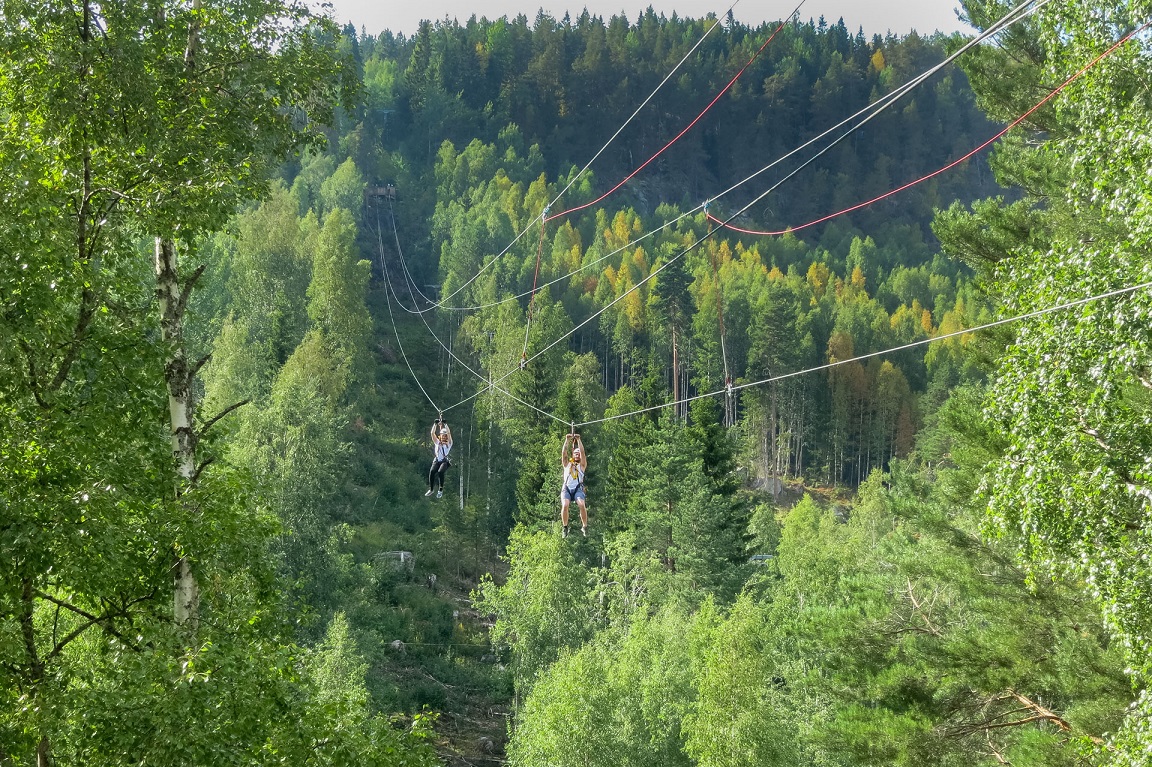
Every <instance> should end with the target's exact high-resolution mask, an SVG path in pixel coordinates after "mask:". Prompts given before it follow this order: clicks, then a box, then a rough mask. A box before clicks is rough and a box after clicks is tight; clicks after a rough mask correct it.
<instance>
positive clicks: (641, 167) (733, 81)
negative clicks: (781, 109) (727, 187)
mask: <svg viewBox="0 0 1152 767" xmlns="http://www.w3.org/2000/svg"><path fill="white" fill-rule="evenodd" d="M805 2H807V0H800V4H799V5H797V6H796V7H795V8H794V9H792V13H790V14H788V16H787V17H786V18H785V19H784V20H783V21H781V22H780V25H779V26H778V27H776V29H775V30H774V31H773V32H772V34H771V35H769V36H768V39H767V40H765V41H764V43H763V44H762V45H761V46H760V47H759V48H758V49H756V52H755V53H753V54H752V58H750V59H748V63H746V64H745V65H744V66H743V67H741V68H740V71H739V72H737V73H736V76H735V77H733V78H732V79H731V80H729V81H728V84H727V85H725V86H724V87H723V88H722V89H721V90H720V92H719V93H717V94H716V96H715V98H713V99H712V101H710V102H708V106H706V107H704V110H703V111H702V112H700V114H698V115H696V118H695V119H694V120H692V122H690V123H688V125H686V126H685V127H684V129H683V130H681V131H680V132H679V133H677V134H676V135H675V137H673V139H672V140H671V141H669V142H668V143H667V144H665V145H664V146H663V147H661V148H660V150H659V151H657V152H656V154H654V155H652V156H651V157H649V158H648V159H647V160H645V161H644V162H642V163H641V164H640V165H639V167H637V168H636V170H634V171H632V172H631V173H629V174H628V175H627V176H625V177H624V178H623V179H621V180H620V182H619V183H618V184H616V186H614V187H612V188H611V189H609V190H608V191H607V192H605V193H604V194H602V195H600V196H599V197H597V198H596V199H595V200H592V201H591V202H586V203H584V204H583V205H577V206H575V207H573V208H568V209H567V210H562V211H560V212H559V213H556V214H555V215H552V216H548V214H547V213H545V214H544V215H545V216H546V218H545V219H544V220H545V221H551V220H552V219H555V218H560V217H561V216H566V215H568V214H569V213H575V212H576V211H578V210H584V209H585V208H590V207H592V206H593V205H595V204H596V203H598V202H602V201H604V200H605V199H607V198H608V197H609V196H611V195H612V194H613V193H614V192H616V190H618V189H619V188H620V187H622V186H624V185H625V184H626V183H628V182H629V181H631V180H632V178H633V177H634V176H635V175H636V174H637V173H639V172H640V171H642V170H644V169H645V168H646V167H648V165H649V164H650V163H651V162H652V161H653V160H655V159H656V158H657V157H659V156H660V155H662V154H663V153H664V151H665V150H667V149H668V148H669V147H670V146H672V145H673V144H675V143H676V142H677V141H679V140H680V139H681V138H683V137H684V134H686V133H687V132H688V131H690V130H692V128H693V127H694V126H695V125H696V123H698V122H700V120H701V119H703V117H704V115H706V114H708V110H710V109H712V107H713V106H715V105H716V102H717V101H719V100H720V99H721V97H723V96H724V94H725V93H727V92H728V91H729V90H731V88H732V86H733V85H735V84H736V81H737V80H739V79H740V77H741V76H742V75H743V74H744V72H745V71H746V70H747V69H748V67H750V66H752V64H753V62H755V61H756V59H758V58H760V54H761V53H763V52H764V49H765V48H767V47H768V45H769V44H770V43H771V42H772V41H773V40H775V39H776V35H778V34H779V33H780V30H782V29H784V26H785V25H786V24H787V23H788V22H789V20H791V19H792V18H793V17H794V16H795V15H796V14H797V13H799V12H800V8H801V7H802V6H803V5H804V3H805ZM569 186H571V184H569ZM565 191H567V187H566V188H565ZM557 199H559V198H557Z"/></svg>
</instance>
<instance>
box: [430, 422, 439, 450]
mask: <svg viewBox="0 0 1152 767" xmlns="http://www.w3.org/2000/svg"><path fill="white" fill-rule="evenodd" d="M439 425H440V422H439V421H433V422H432V432H431V434H432V444H433V446H435V445H436V443H437V442H439V440H438V439H436V427H437V426H439Z"/></svg>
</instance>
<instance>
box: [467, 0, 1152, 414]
mask: <svg viewBox="0 0 1152 767" xmlns="http://www.w3.org/2000/svg"><path fill="white" fill-rule="evenodd" d="M1033 2H1034V0H1025V2H1024V3H1021V4H1020V5H1019V6H1017V7H1016V8H1014V9H1013V10H1012V11H1010V12H1009V13H1008V14H1007V15H1006V16H1004V18H1002V19H1001V20H1000V21H998V22H996V23H995V24H993V25H992V26H990V27H989V28H988V29H987V30H985V31H984V32H983V33H981V35H979V36H978V37H976V38H974V39H973V40H970V41H969V42H968V43H967V44H965V45H964V46H963V47H961V48H960V49H959V50H957V51H956V53H954V54H953V55H952V56H950V57H948V58H947V59H945V60H944V61H943V62H941V63H940V64H938V65H937V66H935V67H933V68H932V69H930V70H928V71H927V72H925V73H924V74H922V75H920V76H918V77H916V78H914V79H913V80H911V81H909V82H908V83H907V84H906V85H905V86H903V87H902V88H900V89H897V91H893V92H892V93H890V94H888V96H886V97H884V98H881V99H880V100H878V101H877V102H875V104H873V105H870V106H869V107H865V108H864V109H862V110H860V111H859V112H857V113H856V115H853V116H852V117H849V118H848V119H846V120H844V121H842V122H840V123H839V124H838V125H836V126H835V127H833V128H830V129H829V130H827V131H825V132H824V133H822V134H821V135H820V136H817V137H816V138H814V139H812V140H810V141H808V142H807V143H805V144H804V145H802V146H801V147H799V148H797V149H795V150H793V151H792V152H790V153H789V154H787V155H785V156H784V157H782V158H780V159H778V160H776V161H774V162H773V163H771V164H770V165H768V166H766V167H764V168H761V169H760V170H758V171H756V172H755V173H753V174H752V175H750V176H748V178H746V179H744V180H743V181H740V182H738V183H737V184H735V185H733V186H732V187H729V189H728V190H726V191H725V192H723V193H722V194H721V196H723V195H724V194H727V193H728V192H730V191H732V190H733V189H735V188H736V187H738V186H740V185H741V184H744V183H746V182H747V181H750V180H751V179H753V178H755V177H756V176H757V175H759V174H760V173H763V172H764V171H766V170H768V169H769V168H771V167H773V166H774V165H776V164H778V163H780V162H782V161H783V160H785V159H787V158H788V157H790V156H792V155H793V154H796V153H797V152H799V151H800V150H801V149H804V148H805V147H807V146H809V145H811V144H812V143H814V142H815V141H817V140H818V139H820V138H822V137H824V136H827V135H828V134H829V133H831V132H832V131H834V130H836V129H837V128H839V127H841V126H843V125H845V124H847V123H848V122H850V121H851V120H853V119H854V118H855V117H857V116H859V115H861V114H864V113H865V112H867V111H868V110H869V109H875V110H876V111H874V112H873V113H872V114H871V115H869V116H868V117H867V118H865V120H864V121H862V122H860V123H859V124H857V125H856V126H854V127H853V128H851V129H849V131H848V132H846V133H845V134H844V135H843V136H841V137H840V138H838V139H836V141H837V142H839V141H841V140H843V139H844V138H845V137H847V136H848V135H849V134H850V133H851V132H852V131H854V130H856V129H857V128H859V127H860V126H862V125H863V124H864V123H865V122H867V121H868V120H871V119H872V118H874V117H875V116H876V115H878V114H879V113H880V112H881V111H883V110H884V109H887V108H889V107H890V106H892V104H894V103H895V99H896V98H898V97H899V96H902V95H904V94H905V93H908V92H910V91H911V90H912V89H913V88H914V87H916V86H918V85H919V84H920V83H922V82H924V81H925V80H926V79H927V78H928V77H929V76H931V75H932V74H934V73H935V72H937V71H939V69H940V68H941V67H943V66H944V65H946V64H948V63H950V62H952V61H954V60H955V59H956V58H957V57H958V56H959V55H960V54H961V53H963V52H964V51H967V50H969V49H970V48H971V47H972V46H973V45H976V44H977V43H979V42H981V41H983V40H985V39H988V38H989V37H991V36H993V35H995V34H997V33H998V32H1000V31H1001V30H1002V29H1004V28H1005V27H1006V26H1007V25H1008V24H1011V23H1015V22H1016V21H1019V20H1020V19H1022V18H1024V17H1026V16H1027V15H1030V14H1031V13H1034V12H1035V11H1036V10H1038V9H1039V8H1041V7H1043V6H1044V5H1046V4H1047V3H1048V2H1051V0H1041V1H1040V3H1039V4H1037V5H1032V4H1033ZM1028 6H1032V7H1031V8H1029V7H1028ZM1137 31H1139V30H1137ZM1133 34H1134V33H1133ZM823 151H827V148H826V149H825V150H823ZM778 186H779V184H776V185H775V186H773V187H771V188H769V189H768V190H766V191H765V192H763V193H761V194H760V195H759V196H757V197H756V198H755V199H753V200H752V201H751V202H749V203H748V204H746V205H745V206H744V207H742V208H740V209H739V210H737V211H736V212H735V213H733V214H732V215H731V216H729V217H728V218H727V219H726V220H724V221H722V222H719V223H721V224H722V225H723V226H728V225H729V224H730V223H731V222H732V221H733V220H734V219H736V218H737V217H738V216H740V215H742V214H743V213H744V212H745V211H746V210H748V209H749V208H751V207H752V206H753V205H755V204H756V203H758V202H760V200H762V199H764V198H765V197H767V196H768V195H769V194H771V193H772V192H773V191H774V190H775V189H776V187H778ZM712 234H713V231H709V232H708V233H707V234H705V235H704V236H703V237H701V238H699V239H697V240H696V241H695V242H693V243H692V244H691V245H689V246H688V247H687V248H685V249H684V250H682V251H681V252H680V253H678V254H677V255H675V256H673V257H672V258H670V259H669V260H668V261H665V262H664V263H663V264H661V265H660V266H659V267H657V268H656V269H654V270H653V271H652V272H651V273H650V274H649V275H648V276H647V277H644V278H643V279H641V280H639V281H638V282H637V283H636V284H635V285H634V286H632V288H631V289H629V290H627V291H625V292H624V293H622V294H620V295H619V296H617V297H616V298H614V299H613V300H612V301H610V302H608V304H606V305H605V306H604V307H603V308H601V309H600V310H598V311H596V312H594V313H593V314H592V315H591V316H589V317H588V318H587V319H585V320H584V321H583V322H580V323H579V324H577V325H575V326H574V327H573V328H572V329H571V330H569V331H568V332H566V333H564V334H563V335H561V336H560V337H559V338H557V339H556V340H555V341H553V342H552V343H550V344H548V345H547V346H545V347H544V348H542V349H541V350H540V351H538V352H536V354H534V355H533V356H532V357H530V358H529V361H531V360H533V359H536V358H537V357H539V356H541V355H543V354H544V353H546V352H547V351H548V350H550V349H551V348H552V347H554V346H556V344H558V343H560V342H561V341H563V340H564V339H566V338H568V337H570V336H572V335H573V334H575V333H576V331H578V330H579V329H580V328H582V327H584V326H585V325H587V324H588V323H589V322H591V321H592V320H594V319H596V318H597V317H599V316H600V315H601V314H603V313H604V312H606V311H608V310H609V309H611V308H612V307H613V306H615V305H616V304H617V303H619V302H620V301H622V300H623V299H624V298H625V297H627V296H628V295H629V294H630V293H632V292H633V291H636V290H638V289H639V288H640V286H641V285H643V284H644V283H645V282H647V281H648V280H650V279H652V278H653V277H655V276H656V275H657V274H659V273H660V272H661V271H662V270H663V269H665V268H666V267H668V266H669V265H671V264H672V262H674V261H676V260H677V259H679V258H681V257H682V256H684V255H685V254H686V253H688V252H690V251H692V250H693V249H695V248H696V247H697V246H698V245H700V243H702V242H703V241H704V240H706V239H708V238H709V237H711V236H712ZM621 250H623V249H621ZM514 372H515V369H513V370H511V371H509V372H507V373H505V374H504V375H503V376H501V377H500V378H499V379H497V382H502V381H504V379H506V378H507V377H508V376H510V375H512V373H514ZM477 396H479V392H477V393H476V394H473V395H471V396H470V397H467V398H465V399H464V400H462V401H460V402H458V403H456V405H453V407H456V406H457V405H462V404H464V403H465V402H468V401H469V400H471V399H473V398H474V397H477ZM693 399H698V397H693V398H690V399H688V400H683V401H684V402H691V401H692V400H693ZM658 407H662V406H658Z"/></svg>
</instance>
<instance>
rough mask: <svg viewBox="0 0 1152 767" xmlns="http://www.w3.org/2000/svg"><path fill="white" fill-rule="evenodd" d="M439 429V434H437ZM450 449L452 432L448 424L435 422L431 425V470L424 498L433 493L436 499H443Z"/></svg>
mask: <svg viewBox="0 0 1152 767" xmlns="http://www.w3.org/2000/svg"><path fill="white" fill-rule="evenodd" d="M437 427H439V433H437ZM451 449H452V430H451V429H449V428H448V424H446V423H443V422H442V421H437V422H436V423H434V424H432V468H430V469H428V492H427V493H424V495H425V496H429V495H432V493H433V491H435V493H436V497H437V498H442V497H444V475H445V474H447V473H448V467H449V466H451V465H452V462H451V461H449V460H448V452H449V451H450V450H451ZM437 480H439V482H440V487H439V489H438V490H437V489H436V482H437Z"/></svg>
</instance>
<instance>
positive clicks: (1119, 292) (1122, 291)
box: [577, 282, 1152, 426]
mask: <svg viewBox="0 0 1152 767" xmlns="http://www.w3.org/2000/svg"><path fill="white" fill-rule="evenodd" d="M1148 288H1152V282H1142V283H1140V284H1138V285H1130V286H1128V287H1126V288H1118V289H1116V290H1110V291H1108V292H1106V293H1098V294H1096V295H1094V296H1089V297H1088V298H1078V299H1076V300H1074V301H1068V302H1066V303H1063V304H1058V305H1056V306H1050V307H1048V308H1047V309H1037V310H1036V311H1032V312H1028V313H1026V314H1020V315H1016V316H1014V317H1006V318H1004V319H1002V320H996V321H994V322H988V323H985V324H983V325H977V326H976V327H971V328H964V329H963V330H956V331H953V332H951V333H945V334H943V335H939V336H934V337H933V338H922V339H920V340H919V341H912V342H911V343H907V344H903V345H902V346H895V347H892V348H890V349H883V350H881V351H876V352H869V353H868V354H861V355H859V356H856V357H849V358H847V359H843V360H836V361H835V362H829V363H826V364H824V365H817V366H816V367H810V368H805V369H803V370H796V371H793V372H791V373H782V374H780V375H777V376H772V377H770V378H764V379H761V380H759V381H752V382H750V383H744V384H739V385H737V386H733V387H732V388H733V389H734V390H735V391H740V390H741V389H750V388H752V387H754V386H763V385H764V384H769V383H775V382H776V381H783V380H786V379H788V378H797V377H799V376H802V375H807V374H809V373H816V372H819V371H821V370H829V369H831V368H835V367H839V366H841V365H847V364H849V363H851V362H860V361H862V360H867V359H871V358H873V357H880V356H883V355H886V354H894V353H896V352H901V351H905V350H907V349H912V348H915V347H918V346H925V345H927V344H931V343H936V342H937V341H945V340H947V339H949V338H956V337H957V336H963V335H968V334H971V333H979V332H980V331H983V330H989V329H991V328H995V327H1000V326H1001V325H1008V324H1011V323H1013V322H1022V321H1023V320H1030V319H1034V318H1036V317H1041V316H1043V315H1046V314H1053V313H1055V312H1061V311H1064V310H1066V309H1075V308H1076V307H1078V306H1084V305H1085V304H1089V303H1092V302H1093V301H1102V300H1104V299H1106V298H1116V297H1117V296H1123V295H1127V294H1129V293H1135V292H1136V291H1138V290H1145V289H1148ZM726 391H727V389H720V390H717V391H713V392H708V393H707V394H697V395H695V396H692V397H685V398H684V399H681V400H679V401H677V402H665V403H664V404H662V405H652V406H650V407H646V408H641V409H639V410H633V411H632V412H630V413H620V414H618V415H611V416H605V417H604V418H597V419H595V420H592V421H584V422H583V423H580V424H577V426H591V425H593V424H598V423H605V422H607V421H616V420H620V419H622V418H630V417H632V416H634V415H642V414H644V413H650V412H652V411H654V410H663V409H664V408H667V407H673V406H675V405H682V404H686V403H689V402H694V401H696V400H698V399H704V398H706V397H715V396H717V395H719V394H724V393H726Z"/></svg>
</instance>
